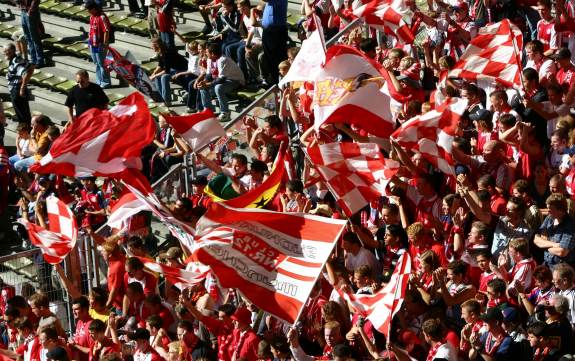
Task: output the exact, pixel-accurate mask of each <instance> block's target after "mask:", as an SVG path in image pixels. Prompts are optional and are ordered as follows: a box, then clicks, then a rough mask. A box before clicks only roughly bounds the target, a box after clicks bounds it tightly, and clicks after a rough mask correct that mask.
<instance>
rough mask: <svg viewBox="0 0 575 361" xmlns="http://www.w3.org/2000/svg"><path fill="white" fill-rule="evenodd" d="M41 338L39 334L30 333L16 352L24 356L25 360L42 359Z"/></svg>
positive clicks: (35, 360) (36, 360)
mask: <svg viewBox="0 0 575 361" xmlns="http://www.w3.org/2000/svg"><path fill="white" fill-rule="evenodd" d="M41 348H42V345H40V340H39V339H38V336H35V335H34V334H30V335H29V336H28V337H27V338H26V340H25V341H24V343H23V344H21V345H20V347H18V348H17V349H16V350H15V352H16V353H17V354H18V355H20V356H21V357H22V359H23V360H24V361H40V349H41Z"/></svg>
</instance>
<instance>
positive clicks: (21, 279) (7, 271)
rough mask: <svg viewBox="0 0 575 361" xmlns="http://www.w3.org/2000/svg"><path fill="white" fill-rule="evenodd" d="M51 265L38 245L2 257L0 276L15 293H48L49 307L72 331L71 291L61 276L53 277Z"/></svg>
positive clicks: (25, 296)
mask: <svg viewBox="0 0 575 361" xmlns="http://www.w3.org/2000/svg"><path fill="white" fill-rule="evenodd" d="M52 269H53V267H52V265H50V264H48V263H46V261H44V257H43V256H42V253H41V252H40V250H39V249H32V250H29V251H24V252H19V253H15V254H12V255H7V256H2V257H0V278H1V279H2V281H3V282H4V284H5V285H7V286H11V287H14V290H15V294H17V295H22V296H23V297H24V298H26V299H29V298H30V296H32V295H33V294H34V293H36V292H38V291H41V292H43V293H44V294H46V295H47V296H48V298H49V300H50V310H51V311H52V312H53V313H54V314H55V315H56V316H57V317H58V319H59V320H60V322H61V323H62V326H63V327H64V329H65V330H66V331H71V330H72V323H73V317H72V313H71V310H70V308H69V305H70V302H68V294H67V293H66V291H65V290H64V289H63V288H62V287H61V285H60V282H59V281H58V279H57V278H53V273H52ZM56 277H57V276H56Z"/></svg>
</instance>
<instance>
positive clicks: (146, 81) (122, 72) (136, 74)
mask: <svg viewBox="0 0 575 361" xmlns="http://www.w3.org/2000/svg"><path fill="white" fill-rule="evenodd" d="M104 65H105V66H106V69H108V71H110V72H111V71H115V72H116V74H118V76H119V77H120V78H122V79H124V80H125V81H127V82H128V84H130V85H131V86H133V87H134V88H136V90H138V91H139V92H140V93H142V94H144V95H146V96H148V97H150V98H151V99H152V100H154V101H157V102H161V101H162V97H161V96H160V93H158V90H157V89H156V86H155V84H154V83H153V82H152V80H150V77H149V76H148V74H146V71H145V70H144V69H142V67H141V66H140V65H139V64H138V61H137V60H136V59H135V58H134V56H133V55H132V54H131V53H130V52H129V51H128V52H127V53H126V56H122V55H121V54H120V53H119V52H118V51H117V50H116V49H114V48H112V47H108V54H107V55H106V59H105V60H104Z"/></svg>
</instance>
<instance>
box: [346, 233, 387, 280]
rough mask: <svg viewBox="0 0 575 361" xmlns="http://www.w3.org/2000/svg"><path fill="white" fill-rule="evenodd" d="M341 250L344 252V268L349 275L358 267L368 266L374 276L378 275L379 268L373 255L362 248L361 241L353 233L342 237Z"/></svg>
mask: <svg viewBox="0 0 575 361" xmlns="http://www.w3.org/2000/svg"><path fill="white" fill-rule="evenodd" d="M343 250H344V252H345V268H346V269H347V270H348V271H349V272H350V273H351V272H354V271H355V270H356V269H357V268H359V267H360V266H363V265H368V266H369V267H371V270H372V272H374V275H375V274H378V271H379V269H380V267H379V264H378V262H377V259H376V258H375V255H374V254H373V253H371V252H370V251H369V250H367V249H366V248H364V247H362V245H361V241H360V240H359V238H358V237H357V235H356V234H355V233H351V232H347V233H346V234H344V235H343Z"/></svg>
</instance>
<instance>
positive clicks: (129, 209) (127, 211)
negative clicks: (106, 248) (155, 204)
mask: <svg viewBox="0 0 575 361" xmlns="http://www.w3.org/2000/svg"><path fill="white" fill-rule="evenodd" d="M148 209H149V208H148V206H147V205H146V203H144V202H142V201H141V200H140V199H139V198H138V197H136V195H134V193H132V192H130V191H125V192H124V193H123V194H122V195H121V196H120V199H118V202H116V204H115V205H114V207H112V209H111V210H110V216H109V217H108V221H107V222H106V223H107V224H108V226H110V227H111V228H116V229H122V228H123V225H124V222H125V221H126V220H127V219H128V218H130V217H132V216H133V215H136V214H138V213H140V212H141V211H147V210H148Z"/></svg>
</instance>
